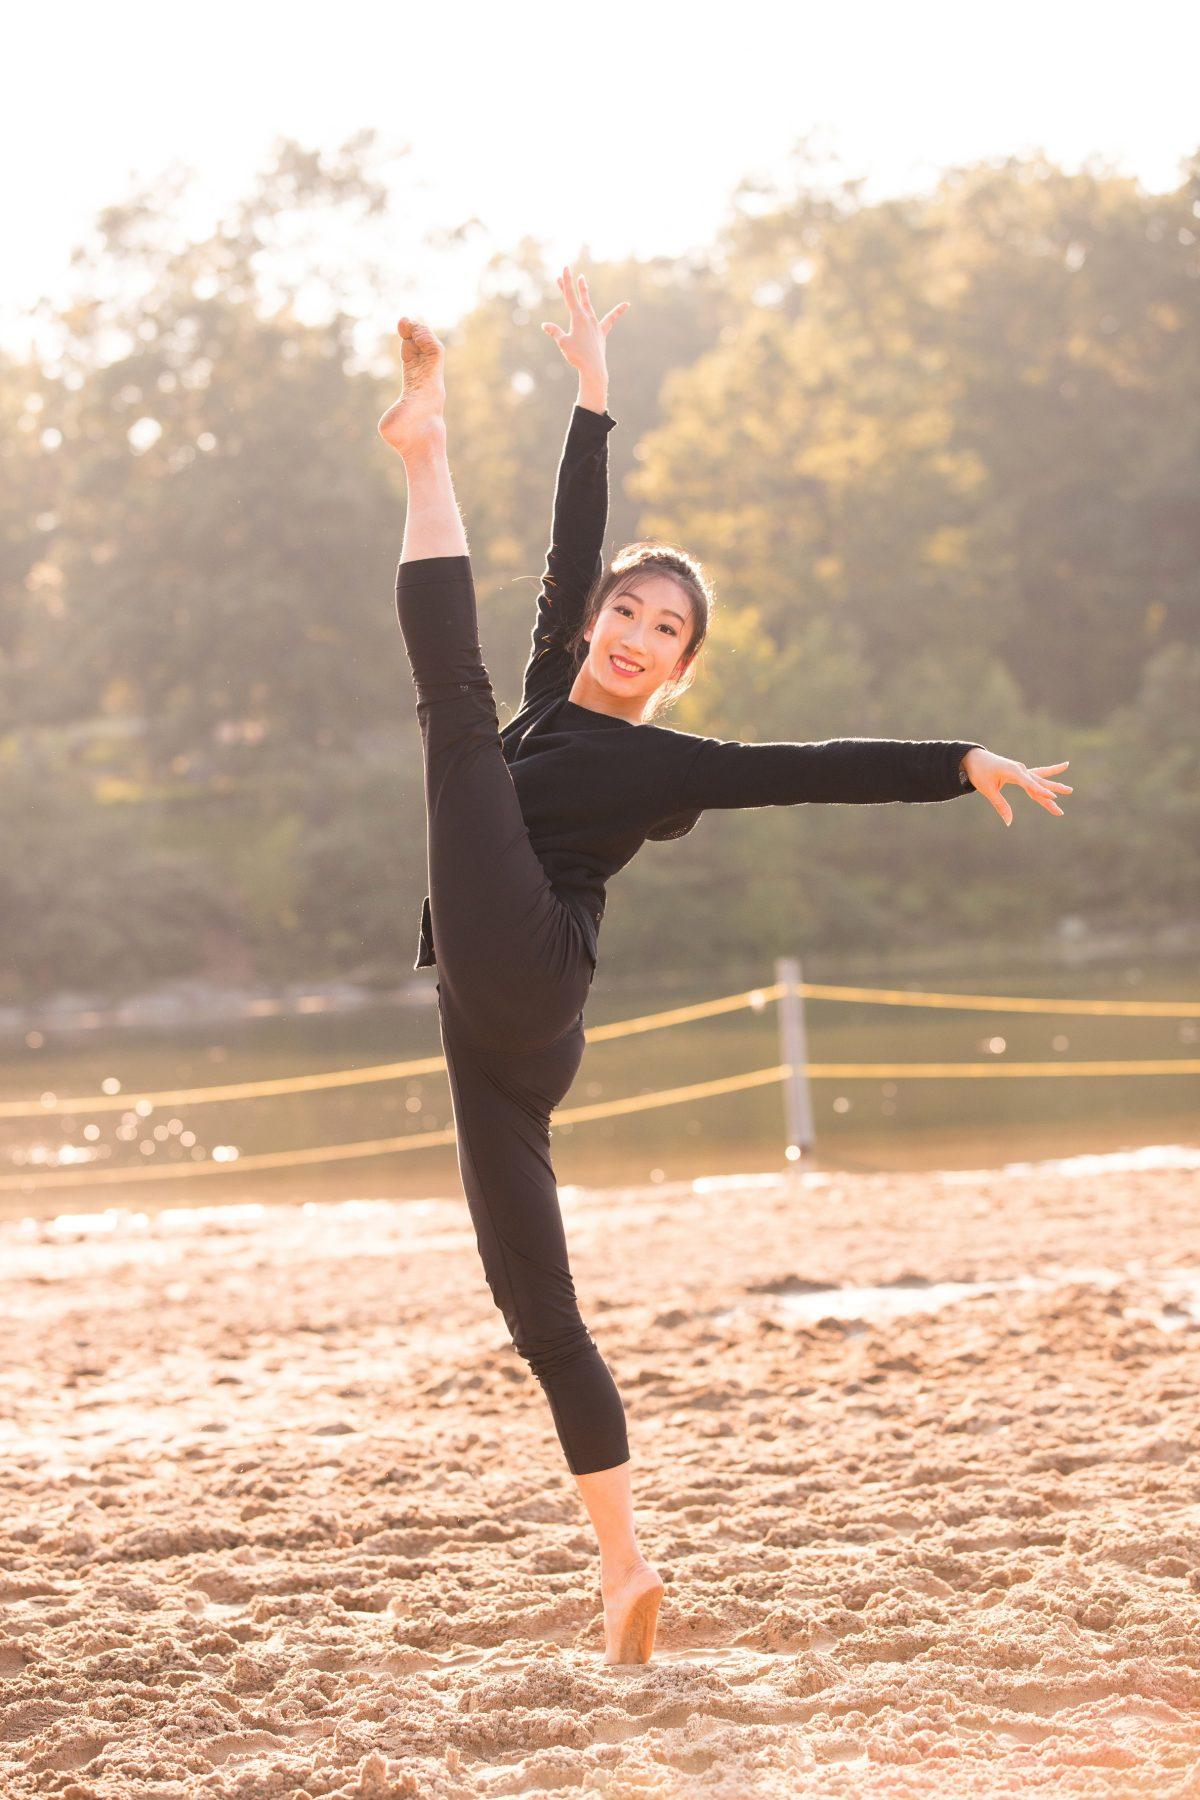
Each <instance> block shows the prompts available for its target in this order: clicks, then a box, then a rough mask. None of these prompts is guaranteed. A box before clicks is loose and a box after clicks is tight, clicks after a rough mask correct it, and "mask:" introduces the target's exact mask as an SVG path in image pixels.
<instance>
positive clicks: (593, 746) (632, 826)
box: [399, 406, 975, 969]
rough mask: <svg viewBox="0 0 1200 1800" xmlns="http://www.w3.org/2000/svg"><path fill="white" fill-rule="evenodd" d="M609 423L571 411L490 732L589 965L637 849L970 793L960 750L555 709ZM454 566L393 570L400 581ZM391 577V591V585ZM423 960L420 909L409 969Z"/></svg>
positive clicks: (585, 583)
mask: <svg viewBox="0 0 1200 1800" xmlns="http://www.w3.org/2000/svg"><path fill="white" fill-rule="evenodd" d="M615 424H616V420H615V419H614V418H612V416H611V415H610V414H609V413H607V412H604V413H597V412H591V411H589V410H588V409H586V408H584V407H580V406H576V407H575V409H574V411H573V413H572V415H571V421H570V425H569V427H568V430H567V436H566V442H565V443H564V445H563V451H562V458H561V461H560V463H559V469H558V479H557V483H556V487H555V494H554V514H553V523H552V527H551V541H550V548H549V551H548V553H547V557H546V568H545V572H544V574H543V576H542V586H541V593H540V595H539V598H538V609H537V619H536V622H535V624H534V628H533V642H532V646H531V650H530V656H529V661H528V664H527V666H526V669H525V676H524V682H523V690H522V695H521V709H520V711H519V712H518V713H517V714H516V715H515V716H514V717H513V718H512V719H511V720H510V721H509V723H508V724H507V725H506V726H504V728H503V729H502V730H501V732H500V742H501V745H502V747H503V753H504V759H505V761H506V762H507V764H508V766H509V768H510V770H511V772H512V778H513V783H514V786H515V787H516V790H517V795H518V797H519V800H520V804H521V814H522V817H523V818H524V820H525V824H526V826H527V827H528V830H529V836H530V841H531V843H532V845H533V848H534V851H535V853H536V854H537V857H538V859H539V861H540V862H541V864H542V866H543V868H544V869H545V870H546V873H547V875H548V876H549V878H550V882H551V885H552V886H553V888H554V889H555V891H556V893H558V894H559V895H560V897H561V898H562V899H563V901H564V902H565V903H566V904H567V905H568V906H569V907H570V908H571V910H572V912H573V913H574V915H575V917H576V918H577V920H578V921H579V925H580V928H581V930H582V932H583V937H584V941H585V943H586V945H587V949H588V954H589V956H590V957H591V959H592V962H593V965H594V964H595V961H596V945H597V934H598V930H599V925H600V921H601V919H602V918H603V916H604V907H605V886H606V883H607V881H608V880H609V878H610V877H611V876H613V875H615V874H616V873H617V871H618V870H620V869H623V868H624V867H625V865H626V863H628V862H630V861H631V860H632V858H633V857H634V856H635V855H636V854H637V852H638V851H639V850H640V849H641V847H642V845H643V843H645V841H646V839H647V838H650V839H653V840H656V841H661V840H663V839H667V838H677V837H683V836H684V835H685V833H687V832H689V831H690V830H691V829H692V827H693V826H694V825H695V823H696V821H697V820H698V819H699V817H700V815H701V813H702V812H704V811H705V810H706V809H708V808H710V807H748V806H798V805H804V804H811V803H813V802H824V803H830V802H832V803H841V804H851V805H853V804H860V805H861V804H875V805H879V804H885V803H887V802H889V801H909V802H917V801H930V800H952V799H954V798H956V796H958V795H959V794H964V793H973V792H974V791H975V790H974V789H973V787H972V786H971V783H970V781H969V780H968V778H967V776H966V774H965V773H964V772H963V771H962V770H961V768H960V766H959V765H960V763H961V760H962V758H963V756H965V754H966V752H967V751H968V750H971V749H973V748H975V745H974V743H973V742H969V741H964V742H961V743H959V742H942V741H932V742H930V741H925V742H922V741H918V740H910V739H905V738H833V739H830V740H828V741H826V742H823V743H768V744H744V743H738V742H736V741H726V740H723V739H721V738H711V737H700V736H697V735H696V734H694V733H692V732H686V731H674V730H672V729H671V728H670V727H668V726H662V725H639V724H635V723H634V722H633V721H632V720H629V719H619V718H615V717H614V716H613V715H612V714H610V713H602V712H597V711H596V710H595V709H594V708H592V707H584V706H578V705H576V703H575V702H574V701H572V700H570V699H568V697H567V696H568V694H569V691H570V689H571V687H572V685H573V683H574V680H575V676H576V674H577V673H578V669H579V663H578V662H577V661H575V660H573V659H572V657H571V656H570V654H569V652H568V650H567V648H566V643H567V639H568V637H569V636H570V633H571V631H572V630H573V628H574V627H575V626H576V625H577V624H578V622H579V620H580V618H581V617H582V615H583V609H584V604H585V601H586V599H587V595H588V591H589V589H590V588H591V586H592V583H593V581H594V580H595V579H596V577H597V576H598V575H599V574H600V573H601V571H602V569H603V546H604V534H605V530H606V527H607V524H608V434H609V432H610V431H611V430H612V428H613V426H614V425H615ZM466 563H467V559H466V558H465V557H437V558H429V559H427V560H423V561H422V563H420V564H403V563H402V564H401V565H400V567H401V571H403V570H405V569H406V568H407V569H408V571H409V578H413V577H415V575H416V571H417V570H418V569H420V570H421V573H422V575H423V576H424V577H425V578H434V577H436V576H437V575H438V573H439V572H441V573H447V572H450V571H451V570H452V569H453V568H454V566H455V565H456V564H462V565H466ZM399 579H404V577H403V575H401V576H400V577H399ZM434 961H435V954H434V945H433V934H432V925H431V920H430V912H429V901H428V898H426V900H425V904H424V906H423V908H422V913H421V938H420V947H419V950H418V954H417V960H416V962H415V964H414V965H413V966H414V968H418V969H420V968H426V967H428V966H430V965H431V964H433V963H434Z"/></svg>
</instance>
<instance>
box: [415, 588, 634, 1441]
mask: <svg viewBox="0 0 1200 1800" xmlns="http://www.w3.org/2000/svg"><path fill="white" fill-rule="evenodd" d="M396 602H397V610H398V612H399V617H400V626H401V630H402V631H403V634H404V642H405V648H406V649H407V651H408V658H409V662H410V664H411V666H412V672H413V682H414V685H415V687H416V690H417V720H418V723H419V724H420V728H421V740H422V745H423V748H424V757H425V801H426V809H427V820H428V858H429V909H430V917H431V920H432V925H433V941H434V949H435V952H436V955H437V964H438V974H439V978H440V979H439V981H438V986H437V993H438V1012H439V1017H440V1023H441V1036H442V1047H443V1049H444V1051H445V1054H446V1067H447V1070H448V1072H449V1077H450V1094H451V1099H452V1102H453V1107H454V1125H455V1132H456V1136H457V1140H458V1166H459V1172H460V1174H461V1176H462V1183H463V1189H464V1191H465V1193H466V1197H467V1205H468V1206H469V1208H470V1212H471V1219H472V1221H473V1223H474V1226H475V1238H476V1242H477V1243H478V1245H479V1253H480V1256H481V1257H482V1259H483V1267H484V1273H485V1274H486V1276H487V1281H488V1286H489V1287H490V1288H491V1291H492V1296H493V1298H494V1300H495V1302H496V1305H497V1306H498V1307H499V1309H500V1311H501V1313H502V1314H503V1315H504V1322H505V1324H506V1325H507V1327H508V1330H509V1333H510V1335H511V1338H512V1341H513V1344H514V1345H515V1347H516V1349H517V1351H518V1353H519V1354H520V1355H521V1356H522V1357H523V1358H524V1359H525V1361H526V1362H527V1363H528V1364H529V1366H530V1368H531V1369H532V1370H533V1373H534V1374H535V1375H536V1377H537V1379H538V1381H539V1382H540V1383H541V1385H542V1388H543V1390H544V1392H545V1395H546V1398H547V1400H548V1401H549V1403H550V1412H551V1415H552V1417H553V1420H554V1427H555V1430H556V1431H557V1433H558V1438H559V1442H560V1443H561V1445H562V1448H563V1453H564V1455H565V1457H566V1460H567V1466H568V1467H569V1468H570V1470H571V1472H572V1473H573V1474H575V1475H587V1474H591V1473H592V1472H593V1471H595V1470H597V1469H611V1468H614V1467H616V1465H617V1464H619V1463H623V1462H627V1461H628V1459H629V1440H628V1437H627V1434H626V1426H625V1409H624V1407H623V1406H622V1404H621V1397H620V1395H619V1394H618V1392H617V1387H616V1383H615V1382H614V1381H613V1378H612V1375H611V1374H610V1372H609V1370H608V1367H607V1365H606V1363H605V1362H604V1359H603V1358H602V1356H601V1355H600V1352H599V1350H598V1349H597V1348H596V1345H595V1343H594V1342H593V1340H592V1338H591V1336H590V1334H589V1332H588V1329H587V1327H586V1325H585V1324H584V1322H583V1319H582V1318H581V1316H580V1312H579V1306H578V1302H577V1300H576V1297H575V1286H574V1282H573V1281H572V1278H571V1269H570V1264H569V1261H568V1258H567V1244H566V1235H565V1233H564V1230H563V1220H562V1210H561V1208H560V1206H559V1200H558V1187H557V1183H556V1181H555V1176H554V1168H553V1165H552V1163H551V1160H550V1113H551V1110H552V1109H553V1108H554V1107H555V1106H557V1105H558V1104H559V1102H560V1101H561V1100H562V1098H563V1096H564V1095H565V1094H566V1092H567V1090H568V1088H569V1087H570V1085H571V1083H572V1082H573V1081H574V1079H575V1076H576V1074H577V1073H578V1070H579V1065H580V1062H581V1060H582V1057H583V1048H584V1034H583V1005H584V1002H585V1000H586V999H587V995H588V990H589V988H590V986H591V981H592V974H593V970H592V963H591V958H590V957H589V956H588V953H587V949H586V947H585V945H584V942H583V939H582V936H581V934H580V931H579V927H578V925H577V923H576V921H575V919H574V918H573V917H572V915H571V913H570V911H569V909H568V908H567V907H566V906H564V905H563V903H562V901H561V900H560V899H559V898H558V896H557V894H555V892H554V890H553V888H552V887H551V886H550V882H549V879H548V878H547V875H546V872H545V870H544V869H543V867H542V865H541V863H540V862H539V861H538V859H537V856H536V854H535V853H534V849H533V846H532V844H531V843H530V841H529V832H528V830H527V829H526V826H525V821H524V819H523V818H522V816H521V809H520V803H519V801H518V799H517V791H516V788H515V787H514V786H513V781H512V776H511V775H510V773H509V770H508V765H507V763H506V762H505V761H504V755H503V750H502V746H501V743H500V728H499V721H498V718H497V713H496V702H495V698H494V696H493V693H492V685H491V682H490V680H489V678H488V672H487V670H486V668H485V667H484V664H483V657H482V653H481V651H480V648H479V635H478V624H477V620H476V611H475V587H474V582H473V580H472V577H471V566H470V562H469V560H468V558H467V557H466V556H435V557H427V558H424V559H422V560H419V561H416V562H406V563H401V564H400V568H399V572H398V576H397V583H396Z"/></svg>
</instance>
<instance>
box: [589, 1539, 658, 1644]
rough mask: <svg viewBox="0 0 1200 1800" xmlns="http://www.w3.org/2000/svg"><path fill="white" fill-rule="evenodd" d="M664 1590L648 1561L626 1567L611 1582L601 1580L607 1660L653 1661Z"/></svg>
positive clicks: (656, 1572)
mask: <svg viewBox="0 0 1200 1800" xmlns="http://www.w3.org/2000/svg"><path fill="white" fill-rule="evenodd" d="M663 1591H664V1590H663V1584H662V1582H661V1580H660V1579H659V1574H658V1570H657V1569H654V1568H651V1566H650V1564H649V1563H648V1562H637V1563H635V1564H634V1565H633V1567H632V1568H631V1569H625V1570H623V1571H622V1572H621V1574H620V1575H619V1576H617V1577H615V1578H614V1579H613V1581H612V1582H611V1584H610V1583H607V1582H603V1581H602V1582H601V1593H602V1594H603V1597H604V1644H605V1652H604V1660H605V1662H606V1663H646V1662H649V1661H650V1656H651V1652H652V1651H653V1649H654V1628H655V1625H656V1624H657V1622H658V1605H659V1601H660V1600H661V1599H662V1597H663Z"/></svg>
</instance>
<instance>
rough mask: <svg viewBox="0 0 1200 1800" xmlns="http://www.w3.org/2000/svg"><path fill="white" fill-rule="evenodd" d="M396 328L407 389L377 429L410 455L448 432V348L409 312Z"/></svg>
mask: <svg viewBox="0 0 1200 1800" xmlns="http://www.w3.org/2000/svg"><path fill="white" fill-rule="evenodd" d="M396 330H397V331H398V332H399V333H400V357H401V361H402V362H403V365H404V391H403V393H402V394H401V395H400V398H399V399H398V400H397V401H396V403H395V405H394V406H389V407H388V409H387V411H386V412H385V413H384V415H383V417H382V419H380V421H379V425H378V427H377V429H378V432H379V435H380V437H381V438H382V439H383V441H384V443H385V444H390V445H391V446H392V448H393V450H398V451H399V452H400V455H401V456H407V455H409V454H410V453H412V452H413V451H417V450H421V449H423V448H425V447H426V446H427V445H428V444H430V443H432V442H435V441H436V440H437V439H439V438H441V437H444V435H445V421H444V419H443V416H442V415H443V413H444V411H445V407H446V381H445V374H444V365H445V360H446V349H445V346H444V344H442V342H441V340H440V339H439V338H438V337H437V335H436V333H435V332H433V331H432V330H431V329H430V327H429V326H428V325H425V324H423V323H422V321H421V320H420V319H410V318H408V317H407V315H406V316H405V317H404V318H402V319H401V320H400V321H399V323H398V324H397V326H396Z"/></svg>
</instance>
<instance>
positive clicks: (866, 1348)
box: [0, 1168, 1200, 1800]
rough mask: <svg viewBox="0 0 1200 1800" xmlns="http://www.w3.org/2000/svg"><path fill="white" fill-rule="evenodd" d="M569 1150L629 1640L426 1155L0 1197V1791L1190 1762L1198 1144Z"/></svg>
mask: <svg viewBox="0 0 1200 1800" xmlns="http://www.w3.org/2000/svg"><path fill="white" fill-rule="evenodd" d="M564 1198H565V1204H566V1210H567V1216H568V1233H569V1237H570V1242H571V1247H572V1257H573V1265H574V1270H575V1276H576V1285H577V1288H578V1291H579V1294H580V1300H581V1305H582V1307H583V1311H584V1316H585V1318H587V1320H588V1323H589V1325H590V1327H591V1329H592V1332H593V1335H594V1336H595V1338H596V1340H597V1342H598V1344H599V1345H600V1348H601V1350H602V1351H603V1353H604V1355H605V1356H606V1358H607V1359H608V1361H609V1362H610V1365H611V1366H612V1368H613V1371H614V1373H615V1375H616V1377H617V1380H618V1383H619V1385H620V1387H621V1390H622V1393H623V1395H624V1398H625V1403H626V1408H627V1411H628V1414H629V1421H630V1432H631V1440H632V1444H633V1457H634V1479H635V1492H636V1494H637V1496H638V1509H639V1510H638V1517H639V1530H640V1535H641V1538H642V1543H643V1547H644V1549H645V1551H646V1553H647V1555H649V1556H650V1557H651V1558H652V1559H653V1560H654V1562H655V1563H656V1565H657V1566H658V1568H659V1569H660V1571H661V1572H662V1574H663V1577H664V1580H665V1581H666V1583H667V1593H666V1597H665V1600H664V1603H663V1608H662V1612H661V1615H660V1620H659V1636H658V1648H657V1650H656V1653H655V1657H654V1659H653V1661H652V1662H651V1663H650V1664H649V1665H647V1666H645V1667H640V1668H627V1669H620V1668H613V1667H609V1666H606V1665H605V1664H604V1663H603V1660H602V1657H603V1630H602V1620H601V1612H600V1598H599V1588H598V1574H597V1562H596V1556H595V1548H594V1542H593V1540H592V1537H591V1533H590V1528H589V1527H588V1524H587V1519H586V1515H585V1513H584V1511H583V1508H582V1505H581V1503H580V1501H579V1498H578V1495H577V1493H576V1490H575V1486H574V1482H573V1480H572V1478H571V1476H570V1475H569V1473H568V1471H567V1470H566V1467H565V1465H564V1463H563V1461H562V1457H561V1452H560V1451H559V1448H558V1442H557V1439H556V1438H555V1437H554V1434H553V1430H552V1427H551V1423H550V1417H549V1412H548V1409H547V1407H546V1404H545V1401H544V1399H543V1397H542V1394H541V1390H540V1389H539V1388H538V1386H537V1384H536V1382H535V1381H534V1380H533V1378H532V1376H531V1375H530V1374H529V1372H528V1370H527V1369H526V1367H525V1365H524V1364H523V1363H522V1362H521V1360H520V1359H519V1357H518V1356H517V1355H516V1352H515V1351H514V1350H513V1349H512V1348H511V1347H510V1346H509V1345H508V1344H507V1342H506V1339H505V1334H504V1328H503V1324H502V1321H501V1320H500V1318H499V1315H498V1314H497V1313H495V1312H494V1311H493V1310H492V1306H491V1300H490V1296H489V1295H488V1293H487V1289H486V1286H485V1284H484V1280H483V1274H482V1270H481V1268H480V1266H479V1262H478V1258H477V1253H476V1250H475V1245H474V1239H473V1237H472V1235H471V1232H470V1227H469V1224H468V1222H467V1220H466V1216H465V1208H464V1205H463V1203H462V1202H461V1201H429V1202H419V1203H413V1202H409V1203H406V1204H396V1205H390V1204H387V1203H374V1202H372V1203H362V1204H348V1205H345V1206H319V1205H308V1206H304V1207H295V1208H290V1207H283V1208H274V1207H273V1208H271V1209H269V1210H267V1209H258V1208H234V1207H228V1208H221V1207H208V1208H204V1209H201V1210H199V1211H192V1212H187V1211H178V1212H172V1213H162V1214H158V1215H155V1216H151V1217H150V1218H148V1219H147V1218H144V1217H141V1216H139V1215H137V1214H120V1213H114V1214H109V1215H107V1216H105V1217H102V1218H100V1219H90V1220H89V1219H79V1220H75V1221H72V1220H70V1219H66V1220H63V1221H60V1222H59V1223H57V1224H51V1225H44V1226H34V1225H28V1226H21V1225H14V1226H10V1227H5V1228H3V1231H0V1240H2V1241H0V1271H2V1272H0V1300H2V1302H3V1304H2V1306H0V1333H2V1335H3V1340H4V1342H3V1366H4V1370H5V1376H4V1382H3V1390H2V1403H0V1487H2V1498H3V1507H2V1517H0V1546H2V1556H0V1792H2V1793H3V1794H4V1795H5V1796H14V1797H16V1796H23V1795H34V1794H38V1795H42V1794H45V1795H57V1796H60V1797H61V1800H127V1797H131V1796H138V1797H141V1796H151V1795H153V1796H164V1797H167V1796H183V1795H204V1796H222V1797H223V1800H267V1797H271V1800H277V1797H282V1796H287V1797H288V1800H303V1797H304V1796H310V1797H312V1800H315V1797H316V1796H343V1797H349V1796H359V1795H363V1796H366V1795H374V1796H386V1795H416V1796H422V1797H423V1800H424V1797H426V1796H429V1797H432V1800H451V1797H454V1800H457V1797H459V1796H462V1797H466V1796H478V1795H494V1796H499V1795H516V1794H522V1795H529V1794H538V1795H550V1794H561V1795H564V1796H565V1795H570V1796H572V1797H575V1800H579V1797H582V1800H587V1797H589V1796H605V1797H606V1800H634V1797H635V1796H637V1797H639V1800H659V1797H662V1800H666V1797H667V1796H696V1795H705V1796H714V1797H720V1800H744V1797H746V1796H751V1795H753V1796H763V1797H764V1800H773V1797H775V1796H779V1797H781V1800H782V1797H784V1796H786V1797H787V1800H793V1797H794V1796H796V1795H799V1794H803V1795H805V1796H824V1795H831V1796H832V1795H845V1796H851V1795H853V1796H859V1795H888V1796H892V1795H895V1796H901V1795H927V1794H944V1795H947V1796H951V1795H952V1796H955V1797H957V1796H970V1795H994V1796H1004V1797H1005V1800H1008V1797H1009V1796H1013V1795H1017V1794H1020V1795H1025V1794H1031V1795H1038V1796H1043V1795H1067V1794H1069V1795H1104V1796H1106V1797H1109V1800H1111V1797H1112V1796H1114V1795H1117V1796H1120V1795H1143V1794H1145V1795H1154V1796H1156V1797H1157V1800H1164V1797H1166V1796H1171V1795H1195V1794H1200V1537H1198V1532H1197V1526H1198V1524H1200V1487H1198V1481H1200V1418H1198V1413H1197V1391H1198V1386H1200V1285H1198V1283H1200V1208H1198V1207H1197V1204H1196V1202H1197V1177H1196V1174H1195V1172H1194V1171H1189V1170H1185V1169H1174V1170H1172V1169H1169V1168H1168V1169H1160V1170H1153V1169H1150V1170H1144V1171H1139V1170H1136V1169H1134V1170H1130V1169H1123V1170H1122V1169H1117V1170H1111V1169H1110V1170H1107V1171H1104V1170H1097V1171H1095V1172H1089V1173H1086V1174H1081V1173H1080V1172H1073V1173H1068V1172H1063V1171H1061V1170H1059V1171H1055V1170H1051V1169H1042V1170H1039V1169H1037V1168H1033V1169H1027V1170H1025V1171H1018V1172H1014V1173H1003V1172H996V1173H980V1174H974V1175H969V1176H966V1177H964V1176H963V1175H962V1174H956V1175H953V1176H950V1175H947V1176H937V1175H933V1176H930V1175H927V1174H920V1175H905V1176H893V1175H854V1176H845V1175H833V1174H825V1175H822V1174H819V1173H818V1174H810V1175H802V1174H798V1173H794V1172H793V1173H792V1174H790V1175H785V1176H781V1177H779V1178H778V1179H775V1178H762V1177H755V1178H748V1179H746V1180H743V1181H738V1180H736V1179H735V1180H729V1181H710V1182H702V1183H697V1184H694V1185H692V1184H679V1185H675V1186H659V1187H655V1188H650V1189H624V1190H617V1191H608V1192H596V1193H592V1192H587V1193H581V1192H579V1191H577V1190H568V1191H567V1192H566V1194H565V1197H564Z"/></svg>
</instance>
